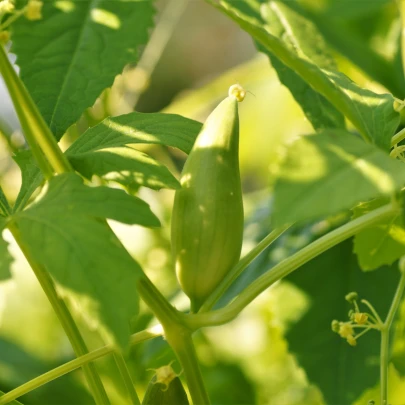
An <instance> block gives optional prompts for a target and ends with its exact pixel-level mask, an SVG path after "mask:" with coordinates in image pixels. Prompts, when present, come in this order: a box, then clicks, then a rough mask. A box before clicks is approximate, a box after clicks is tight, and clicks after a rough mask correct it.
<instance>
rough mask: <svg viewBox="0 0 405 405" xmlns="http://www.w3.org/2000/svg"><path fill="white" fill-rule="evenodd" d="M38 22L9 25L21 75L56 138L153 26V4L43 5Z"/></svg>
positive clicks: (93, 0) (82, 0)
mask: <svg viewBox="0 0 405 405" xmlns="http://www.w3.org/2000/svg"><path fill="white" fill-rule="evenodd" d="M42 14H43V18H42V19H41V20H38V21H28V20H27V19H26V18H20V19H19V20H18V21H16V22H15V23H14V24H13V25H12V28H13V47H12V52H14V53H15V54H16V55H17V64H18V66H19V67H20V74H21V78H22V80H23V82H24V83H25V85H26V86H27V88H28V90H29V92H30V93H31V95H32V97H33V99H34V101H35V102H36V104H37V106H38V108H39V110H40V111H41V113H42V115H43V116H44V118H45V121H46V122H47V124H48V125H49V126H50V128H51V130H52V131H53V133H54V134H55V136H56V138H57V139H60V137H61V136H62V135H63V133H64V132H65V131H66V129H67V128H69V127H70V126H71V125H72V124H74V123H75V122H76V121H77V120H78V119H79V118H80V116H81V114H82V113H83V111H84V110H85V109H86V108H88V107H91V106H92V105H93V104H94V102H95V100H96V98H97V97H98V96H99V95H100V93H101V92H102V91H103V90H104V89H105V88H107V87H110V86H111V85H112V83H113V81H114V78H115V76H116V75H118V74H119V73H121V72H122V70H123V68H124V66H125V65H126V64H128V63H133V62H136V61H137V59H138V57H139V52H140V46H141V45H144V44H145V43H146V42H147V40H148V33H149V30H150V29H151V27H152V26H153V15H154V8H153V4H152V1H142V0H129V1H124V0H122V1H121V0H116V1H109V0H67V1H65V0H63V1H45V2H44V6H43V11H42Z"/></svg>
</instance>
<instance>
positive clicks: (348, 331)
mask: <svg viewBox="0 0 405 405" xmlns="http://www.w3.org/2000/svg"><path fill="white" fill-rule="evenodd" d="M353 333H354V331H353V327H352V325H351V324H350V323H347V322H345V323H343V322H342V323H341V324H340V328H339V335H340V336H341V337H342V338H347V337H348V336H352V335H353Z"/></svg>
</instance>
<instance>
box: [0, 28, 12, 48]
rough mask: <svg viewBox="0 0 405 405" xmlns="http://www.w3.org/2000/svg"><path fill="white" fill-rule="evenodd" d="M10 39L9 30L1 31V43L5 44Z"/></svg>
mask: <svg viewBox="0 0 405 405" xmlns="http://www.w3.org/2000/svg"><path fill="white" fill-rule="evenodd" d="M9 39H10V32H9V31H0V43H2V44H3V45H4V44H6V43H7V42H8V40H9Z"/></svg>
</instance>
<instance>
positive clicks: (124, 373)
mask: <svg viewBox="0 0 405 405" xmlns="http://www.w3.org/2000/svg"><path fill="white" fill-rule="evenodd" d="M114 360H115V363H116V364H117V367H118V370H119V371H120V374H121V377H122V379H123V380H124V384H125V387H126V388H127V391H128V394H129V397H130V399H131V404H132V405H141V401H140V400H139V397H138V394H137V393H136V390H135V387H134V382H133V381H132V378H131V374H130V373H129V370H128V367H127V363H126V362H125V360H124V358H123V357H122V354H120V353H114Z"/></svg>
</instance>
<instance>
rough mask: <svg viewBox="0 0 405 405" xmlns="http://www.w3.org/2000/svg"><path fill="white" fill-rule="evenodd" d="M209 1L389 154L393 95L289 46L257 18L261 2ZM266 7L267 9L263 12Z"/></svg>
mask: <svg viewBox="0 0 405 405" xmlns="http://www.w3.org/2000/svg"><path fill="white" fill-rule="evenodd" d="M207 1H208V2H210V3H211V4H213V5H215V6H216V7H217V8H218V9H220V10H221V11H223V12H224V13H225V14H226V15H228V16H229V17H230V18H231V19H233V20H234V21H235V22H237V23H238V24H239V26H240V27H241V28H242V29H244V30H245V31H246V32H247V33H248V34H250V35H251V36H252V37H253V39H254V40H256V41H258V42H260V44H261V45H262V46H263V47H265V48H266V49H267V50H268V51H269V52H271V53H272V54H273V55H274V56H275V57H277V58H278V59H279V60H280V61H281V62H282V63H284V64H285V65H286V66H288V67H289V68H290V69H292V70H294V71H295V72H296V73H297V74H298V75H300V76H301V78H302V79H304V80H305V81H306V82H307V83H308V84H309V85H310V86H311V87H312V88H313V89H314V90H315V91H317V92H318V93H320V94H321V95H323V96H324V97H325V98H326V99H327V100H328V101H329V102H331V103H332V104H333V105H334V106H335V107H336V108H337V109H338V110H339V111H340V112H341V113H342V114H344V115H345V116H346V117H347V118H348V119H349V120H350V121H351V122H352V123H353V124H354V125H355V126H356V128H357V129H358V130H359V131H360V132H361V134H362V135H363V136H364V138H365V139H366V140H368V141H370V142H373V143H375V144H376V145H378V146H379V147H381V148H383V149H385V150H389V148H390V140H391V137H392V136H393V135H394V132H395V130H396V129H397V127H398V125H399V114H398V113H397V112H396V111H395V110H394V108H393V103H394V98H393V96H392V95H390V94H376V93H373V92H372V91H370V90H366V89H362V88H361V87H359V86H357V85H356V84H355V83H354V82H352V81H351V80H350V79H349V78H348V77H347V76H345V75H344V74H342V73H340V72H337V71H335V70H334V69H325V68H322V67H319V66H317V64H316V62H314V61H312V60H310V59H309V58H308V57H307V56H306V55H305V54H303V53H302V52H301V51H300V49H299V48H294V49H292V48H290V47H289V46H287V45H286V44H285V43H284V42H283V41H281V40H280V39H279V38H277V37H276V36H274V35H272V34H271V33H270V29H269V28H268V27H266V26H264V25H263V23H262V22H261V21H260V20H258V19H257V18H255V16H256V15H257V12H258V10H260V9H261V7H260V2H259V1H258V0H240V1H237V2H234V1H231V0H223V1H221V3H220V4H217V2H216V1H214V0H207ZM266 7H267V6H266V5H264V6H263V7H262V8H263V10H265V9H266Z"/></svg>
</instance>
